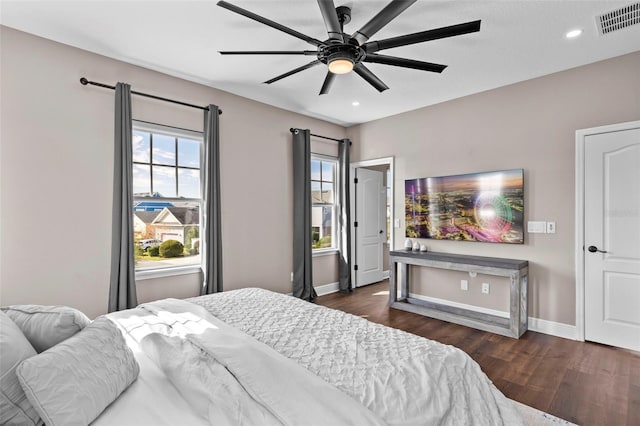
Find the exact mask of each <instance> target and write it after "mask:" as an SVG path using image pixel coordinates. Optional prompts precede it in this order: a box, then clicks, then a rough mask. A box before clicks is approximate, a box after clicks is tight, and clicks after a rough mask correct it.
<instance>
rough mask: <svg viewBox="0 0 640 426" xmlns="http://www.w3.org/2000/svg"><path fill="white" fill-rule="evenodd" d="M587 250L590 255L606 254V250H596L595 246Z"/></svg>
mask: <svg viewBox="0 0 640 426" xmlns="http://www.w3.org/2000/svg"><path fill="white" fill-rule="evenodd" d="M587 250H589V251H590V252H591V253H596V252H598V253H607V251H606V250H598V247H596V246H589V247H588V248H587Z"/></svg>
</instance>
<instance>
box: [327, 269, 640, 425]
mask: <svg viewBox="0 0 640 426" xmlns="http://www.w3.org/2000/svg"><path fill="white" fill-rule="evenodd" d="M388 289H389V283H388V281H386V280H385V281H383V282H380V283H377V284H372V285H369V286H366V287H360V288H358V289H356V290H355V291H354V292H353V293H350V294H342V293H333V294H328V295H326V296H321V297H318V299H317V303H318V304H320V305H324V306H328V307H331V308H335V309H339V310H342V311H345V312H349V313H351V314H354V315H359V316H362V317H364V318H367V319H368V320H370V321H373V322H377V323H380V324H384V325H387V326H390V327H394V328H398V329H401V330H405V331H408V332H410V333H414V334H417V335H419V336H423V337H426V338H429V339H432V340H436V341H438V342H441V343H445V344H449V345H454V346H456V347H458V348H460V349H462V350H463V351H465V352H466V353H468V354H469V355H470V356H471V357H472V358H473V359H474V360H475V361H476V362H477V363H478V364H480V366H481V367H482V370H483V371H484V372H485V373H486V374H487V376H489V378H490V379H491V380H492V381H493V383H494V384H495V385H496V387H498V389H500V390H501V391H502V393H504V394H505V395H506V396H507V397H509V398H511V399H514V400H516V401H519V402H521V403H523V404H526V405H529V406H531V407H535V408H537V409H539V410H542V411H546V412H548V413H550V414H553V415H554V416H557V417H560V418H563V419H566V420H569V421H571V422H573V423H577V424H579V425H585V426H586V425H640V353H638V352H633V351H629V350H625V349H619V348H614V347H610V346H605V345H599V344H595V343H584V342H577V341H573V340H567V339H562V338H559V337H554V336H549V335H546V334H542V333H536V332H533V331H527V332H526V333H525V334H524V335H523V336H522V337H521V338H520V339H512V338H509V337H504V336H499V335H496V334H493V333H488V332H484V331H480V330H476V329H473V328H468V327H464V326H460V325H456V324H451V323H447V322H443V321H439V320H436V319H431V318H427V317H423V316H421V315H416V314H412V313H410V312H405V311H400V310H397V309H390V308H389V307H388V306H387V303H388V298H389V297H388Z"/></svg>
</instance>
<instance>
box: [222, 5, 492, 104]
mask: <svg viewBox="0 0 640 426" xmlns="http://www.w3.org/2000/svg"><path fill="white" fill-rule="evenodd" d="M416 1H417V0H392V1H391V2H390V3H389V4H388V5H387V6H385V8H384V9H382V10H381V11H380V12H379V13H378V14H377V15H376V16H374V17H373V18H372V19H371V20H370V21H369V22H367V23H366V24H365V25H364V26H363V27H362V28H360V29H359V30H358V31H356V32H355V33H353V34H352V35H348V34H345V33H344V25H345V24H348V23H349V22H350V21H351V9H350V8H349V7H347V6H339V7H337V8H336V7H335V6H334V3H333V0H318V6H320V11H321V12H322V17H323V18H324V23H325V26H326V27H327V34H328V36H329V38H328V39H326V40H324V41H321V40H317V39H315V38H313V37H309V36H307V35H305V34H302V33H300V32H298V31H296V30H293V29H291V28H289V27H286V26H284V25H281V24H279V23H277V22H274V21H271V20H269V19H267V18H264V17H262V16H260V15H256V14H255V13H253V12H250V11H248V10H245V9H242V8H241V7H238V6H235V5H233V4H231V3H228V2H226V1H224V0H221V1H219V2H218V3H217V4H218V6H221V7H223V8H225V9H227V10H230V11H232V12H235V13H238V14H240V15H242V16H246V17H247V18H249V19H253V20H254V21H258V22H261V23H263V24H265V25H268V26H270V27H272V28H275V29H277V30H280V31H282V32H285V33H287V34H289V35H291V36H293V37H296V38H299V39H301V40H304V41H306V42H307V43H309V44H311V45H313V46H315V47H316V48H317V50H301V51H288V50H271V51H264V50H260V51H221V52H220V54H222V55H305V56H315V57H316V59H314V60H313V61H311V62H309V63H308V64H306V65H303V66H301V67H298V68H295V69H293V70H291V71H288V72H286V73H284V74H281V75H279V76H277V77H274V78H272V79H270V80H267V81H265V83H266V84H271V83H275V82H276V81H278V80H281V79H283V78H285V77H289V76H290V75H293V74H296V73H298V72H300V71H304V70H306V69H309V68H311V67H314V66H316V65H319V64H326V65H327V66H328V68H329V70H328V71H327V76H326V78H325V79H324V83H323V84H322V89H320V95H324V94H326V93H329V89H330V88H331V84H332V83H333V80H334V78H335V76H336V75H337V74H346V73H348V72H350V71H352V70H353V71H355V72H356V74H358V75H359V76H360V77H362V78H363V79H364V80H366V81H367V82H368V83H369V84H371V85H372V86H373V87H375V88H376V89H377V90H378V91H379V92H382V91H384V90H387V89H388V88H389V87H388V86H387V85H386V84H384V83H383V82H382V80H380V79H379V78H378V77H376V76H375V75H374V74H373V73H372V72H371V71H370V70H369V69H368V68H367V67H366V66H365V65H364V62H370V63H377V64H384V65H392V66H396V67H403V68H412V69H417V70H422V71H431V72H437V73H441V72H442V71H443V70H444V69H445V68H446V67H447V66H446V65H441V64H434V63H431V62H423V61H417V60H414V59H406V58H399V57H396V56H387V55H380V54H378V53H376V52H378V51H380V50H385V49H391V48H394V47H400V46H407V45H410V44H416V43H422V42H425V41H429V40H437V39H441V38H447V37H454V36H458V35H462V34H468V33H473V32H477V31H480V20H477V21H471V22H466V23H463V24H457V25H451V26H447V27H442V28H436V29H432V30H426V31H421V32H417V33H413V34H407V35H402V36H398V37H391V38H387V39H384V40H378V41H369V38H371V36H373V35H374V34H375V33H377V32H378V31H380V29H382V28H383V27H384V26H385V25H387V24H388V23H389V22H391V21H392V20H393V19H394V18H395V17H396V16H398V15H399V14H400V13H402V12H403V11H404V10H405V9H407V8H408V7H409V6H411V5H412V4H413V3H415V2H416Z"/></svg>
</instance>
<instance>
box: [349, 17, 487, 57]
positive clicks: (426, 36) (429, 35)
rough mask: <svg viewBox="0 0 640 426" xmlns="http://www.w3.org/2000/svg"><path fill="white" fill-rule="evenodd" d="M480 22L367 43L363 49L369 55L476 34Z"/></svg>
mask: <svg viewBox="0 0 640 426" xmlns="http://www.w3.org/2000/svg"><path fill="white" fill-rule="evenodd" d="M480 22H481V21H480V20H477V21H471V22H465V23H464V24H457V25H450V26H448V27H442V28H436V29H433V30H427V31H421V32H419V33H413V34H407V35H403V36H398V37H391V38H387V39H384V40H378V41H371V42H368V43H365V44H364V45H363V46H362V48H363V49H364V50H365V52H367V53H374V52H377V51H378V50H384V49H391V48H393V47H400V46H407V45H409V44H416V43H422V42H425V41H430V40H438V39H441V38H447V37H454V36H459V35H462V34H468V33H475V32H478V31H480Z"/></svg>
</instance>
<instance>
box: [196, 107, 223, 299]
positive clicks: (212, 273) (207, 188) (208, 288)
mask: <svg viewBox="0 0 640 426" xmlns="http://www.w3.org/2000/svg"><path fill="white" fill-rule="evenodd" d="M218 115H219V113H218V107H217V106H216V105H209V107H208V109H207V110H206V111H205V113H204V147H203V151H204V154H203V159H204V164H203V169H204V170H203V172H202V173H201V175H200V179H201V185H200V187H201V188H202V207H201V209H202V219H203V220H202V238H201V244H200V248H201V250H202V271H203V274H204V280H203V283H202V287H201V288H200V295H204V294H211V293H217V292H220V291H222V233H221V232H222V231H221V229H222V220H221V214H222V213H221V212H222V210H221V208H220V135H219V118H218Z"/></svg>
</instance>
